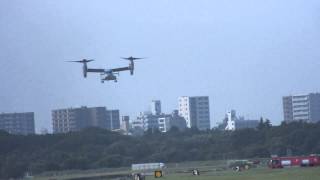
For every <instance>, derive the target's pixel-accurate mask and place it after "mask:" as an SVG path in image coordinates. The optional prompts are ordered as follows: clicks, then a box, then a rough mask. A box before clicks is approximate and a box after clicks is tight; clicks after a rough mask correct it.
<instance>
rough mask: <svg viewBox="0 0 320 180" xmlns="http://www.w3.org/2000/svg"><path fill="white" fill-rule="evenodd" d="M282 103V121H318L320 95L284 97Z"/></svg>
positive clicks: (319, 118)
mask: <svg viewBox="0 0 320 180" xmlns="http://www.w3.org/2000/svg"><path fill="white" fill-rule="evenodd" d="M282 101H283V113H284V121H286V122H292V121H305V122H313V123H316V122H319V121H320V93H310V94H301V95H293V96H285V97H283V99H282Z"/></svg>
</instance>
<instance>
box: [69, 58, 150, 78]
mask: <svg viewBox="0 0 320 180" xmlns="http://www.w3.org/2000/svg"><path fill="white" fill-rule="evenodd" d="M121 59H124V60H128V61H130V63H129V66H127V67H120V68H114V69H93V68H88V66H87V63H89V62H91V61H94V60H93V59H82V60H80V61H67V62H76V63H82V64H83V77H84V78H86V77H87V74H88V73H100V78H101V83H104V81H114V82H117V76H116V75H119V72H121V71H130V74H131V75H133V73H134V61H135V60H139V59H144V58H135V57H132V56H130V57H127V58H124V57H121Z"/></svg>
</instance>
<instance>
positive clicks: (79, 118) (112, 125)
mask: <svg viewBox="0 0 320 180" xmlns="http://www.w3.org/2000/svg"><path fill="white" fill-rule="evenodd" d="M117 121H118V122H117ZM52 126H53V133H66V132H70V131H79V130H81V129H84V128H87V127H100V128H104V129H109V130H113V129H119V128H120V118H119V110H107V109H106V107H92V108H88V107H85V106H83V107H80V108H67V109H57V110H53V111H52Z"/></svg>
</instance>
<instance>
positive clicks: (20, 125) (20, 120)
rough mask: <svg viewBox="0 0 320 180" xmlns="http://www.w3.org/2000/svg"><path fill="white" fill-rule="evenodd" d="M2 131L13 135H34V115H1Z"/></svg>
mask: <svg viewBox="0 0 320 180" xmlns="http://www.w3.org/2000/svg"><path fill="white" fill-rule="evenodd" d="M0 130H4V131H7V132H8V133H11V134H22V135H27V134H34V133H35V124H34V113H33V112H26V113H1V114H0Z"/></svg>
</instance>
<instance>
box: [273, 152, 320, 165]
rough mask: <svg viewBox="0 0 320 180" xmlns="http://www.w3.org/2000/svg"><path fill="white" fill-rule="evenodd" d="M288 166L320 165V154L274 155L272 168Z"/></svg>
mask: <svg viewBox="0 0 320 180" xmlns="http://www.w3.org/2000/svg"><path fill="white" fill-rule="evenodd" d="M288 166H320V156H319V155H310V156H296V157H294V156H293V157H273V158H272V159H271V160H270V162H269V167H270V168H284V167H288Z"/></svg>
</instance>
